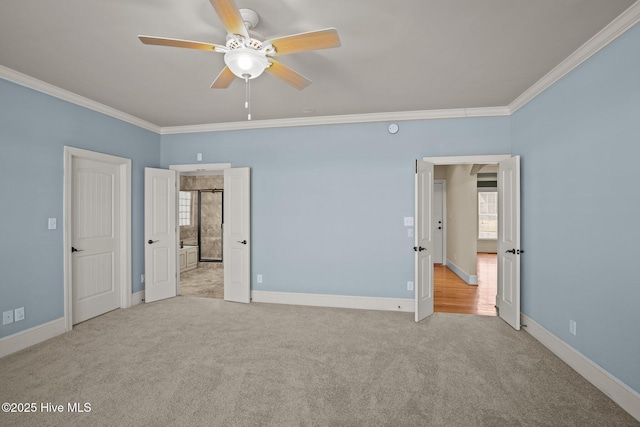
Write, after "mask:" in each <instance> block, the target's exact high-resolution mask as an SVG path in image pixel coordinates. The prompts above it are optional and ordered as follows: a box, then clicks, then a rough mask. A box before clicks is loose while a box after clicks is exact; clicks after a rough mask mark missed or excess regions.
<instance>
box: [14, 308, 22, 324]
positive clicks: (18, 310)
mask: <svg viewBox="0 0 640 427" xmlns="http://www.w3.org/2000/svg"><path fill="white" fill-rule="evenodd" d="M13 317H14V319H16V322H19V321H21V320H24V307H20V308H16V309H15V310H13Z"/></svg>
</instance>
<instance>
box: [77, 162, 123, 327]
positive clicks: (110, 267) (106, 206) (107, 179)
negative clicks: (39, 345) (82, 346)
mask: <svg viewBox="0 0 640 427" xmlns="http://www.w3.org/2000/svg"><path fill="white" fill-rule="evenodd" d="M72 171H73V172H72V173H73V186H72V190H71V191H72V195H71V198H72V202H71V203H72V207H71V211H72V213H71V215H72V219H71V224H72V226H71V228H72V231H71V242H72V243H71V245H72V249H71V252H72V257H73V259H72V279H71V281H72V286H71V295H72V313H73V315H72V323H73V324H74V325H75V324H76V323H79V322H83V321H85V320H87V319H91V318H92V317H96V316H99V315H101V314H104V313H106V312H108V311H111V310H114V309H116V308H119V307H120V282H119V278H120V268H121V266H120V261H119V260H120V256H119V252H118V248H119V247H120V237H119V236H120V225H119V224H120V220H119V212H120V172H119V166H118V165H115V164H111V163H103V162H98V161H95V160H88V159H82V158H77V157H73V160H72Z"/></svg>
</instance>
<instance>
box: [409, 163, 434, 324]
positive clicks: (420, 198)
mask: <svg viewBox="0 0 640 427" xmlns="http://www.w3.org/2000/svg"><path fill="white" fill-rule="evenodd" d="M415 191H416V194H415V244H416V245H415V246H414V248H413V249H414V251H415V257H416V259H415V268H416V272H415V292H416V295H415V303H416V310H415V318H416V322H419V321H421V320H422V319H424V318H425V317H428V316H431V315H432V314H433V227H432V222H433V221H432V217H433V211H432V206H433V163H429V162H425V161H423V160H416V178H415Z"/></svg>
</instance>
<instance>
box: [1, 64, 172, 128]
mask: <svg viewBox="0 0 640 427" xmlns="http://www.w3.org/2000/svg"><path fill="white" fill-rule="evenodd" d="M0 78H2V79H4V80H8V81H10V82H13V83H15V84H18V85H20V86H24V87H28V88H29V89H33V90H36V91H38V92H42V93H44V94H47V95H51V96H53V97H56V98H59V99H62V100H64V101H68V102H71V103H72V104H76V105H79V106H81V107H85V108H88V109H90V110H93V111H97V112H98V113H102V114H105V115H107V116H110V117H113V118H115V119H118V120H122V121H123V122H127V123H130V124H132V125H135V126H138V127H141V128H143V129H146V130H149V131H151V132H155V133H160V126H157V125H154V124H153V123H149V122H147V121H145V120H142V119H139V118H138V117H135V116H132V115H130V114H127V113H123V112H122V111H120V110H116V109H115V108H112V107H109V106H106V105H104V104H101V103H99V102H96V101H93V100H91V99H89V98H85V97H84V96H80V95H77V94H75V93H73V92H69V91H68V90H65V89H62V88H59V87H57V86H54V85H52V84H50V83H46V82H43V81H42V80H38V79H36V78H34V77H31V76H28V75H26V74H22V73H20V72H18V71H15V70H12V69H11V68H7V67H4V66H2V65H0Z"/></svg>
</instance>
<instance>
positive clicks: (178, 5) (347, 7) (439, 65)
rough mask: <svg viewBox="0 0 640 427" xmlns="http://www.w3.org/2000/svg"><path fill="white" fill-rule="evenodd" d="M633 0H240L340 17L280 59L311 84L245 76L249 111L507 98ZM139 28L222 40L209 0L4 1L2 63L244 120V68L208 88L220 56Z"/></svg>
mask: <svg viewBox="0 0 640 427" xmlns="http://www.w3.org/2000/svg"><path fill="white" fill-rule="evenodd" d="M633 3H634V0H535V1H532V0H482V1H479V0H395V1H382V0H360V1H355V0H353V1H345V0H322V1H317V0H270V1H267V0H236V4H237V5H238V7H247V8H252V9H254V10H255V11H257V12H258V13H259V14H260V17H261V21H260V24H259V25H258V27H257V28H256V29H255V30H256V31H258V32H260V33H262V34H263V35H264V36H266V37H267V38H271V36H282V35H288V34H295V33H299V32H305V31H311V30H316V29H322V28H327V27H336V28H337V30H338V32H339V34H340V38H341V41H342V46H341V47H339V48H336V49H328V50H322V51H314V52H304V53H298V54H294V55H287V56H281V57H279V58H278V59H279V60H280V61H281V62H282V63H284V64H286V65H288V66H290V67H291V68H293V69H295V70H296V71H298V72H299V73H301V74H303V75H304V76H306V77H308V78H309V79H311V80H312V81H313V84H311V85H310V86H309V87H307V88H306V89H304V90H302V91H298V90H297V89H294V88H292V87H290V86H289V85H287V84H286V83H284V82H282V81H281V80H279V79H277V78H275V77H273V76H272V75H268V74H266V73H265V74H264V75H263V76H261V77H259V78H257V79H255V80H253V81H252V83H251V97H252V113H253V119H254V120H264V119H286V118H297V117H310V116H311V117H313V116H334V115H344V114H365V113H386V112H400V111H402V112H404V111H419V110H439V109H450V108H474V107H497V106H506V105H508V104H509V103H511V102H512V101H513V100H514V99H515V98H517V97H518V96H519V95H520V94H522V93H523V92H524V91H525V90H526V89H528V88H529V87H531V86H532V85H533V84H534V83H535V82H536V81H538V80H539V79H540V78H542V77H543V76H544V75H545V74H546V73H548V72H549V71H550V70H551V69H553V68H554V67H555V66H556V65H558V64H559V63H560V62H561V61H562V60H563V59H565V58H566V57H567V56H569V55H570V54H571V53H572V52H573V51H575V50H576V49H577V48H578V47H580V46H581V45H582V44H583V43H585V42H586V41H587V40H588V39H589V38H591V37H592V36H593V35H595V34H596V33H597V32H598V31H600V30H601V29H602V28H603V27H605V26H606V25H607V24H608V23H609V22H611V21H612V20H613V19H614V18H615V17H616V16H618V15H620V14H621V13H622V12H623V11H624V10H626V9H627V8H628V7H629V6H631V5H632V4H633ZM139 34H145V35H154V36H162V37H170V38H181V39H188V40H196V41H204V42H209V43H217V44H224V42H225V31H224V28H223V26H222V24H221V23H220V20H219V18H218V16H217V15H216V14H215V12H214V10H213V8H212V6H211V4H210V3H209V1H208V0H59V1H43V0H3V1H0V65H2V66H4V67H7V68H10V69H12V70H15V71H18V72H20V73H23V74H26V75H28V76H31V77H34V78H36V79H39V80H42V81H44V82H46V83H49V84H52V85H54V86H57V87H60V88H62V89H65V90H68V91H70V92H73V93H76V94H78V95H81V96H83V97H86V98H89V99H91V100H94V101H97V102H99V103H102V104H105V105H107V106H109V107H112V108H115V109H117V110H120V111H122V112H125V113H127V114H130V115H133V116H135V117H138V118H140V119H143V120H145V121H147V122H150V123H153V124H155V125H157V126H160V127H171V126H186V125H196V124H210V123H226V122H237V121H243V120H246V110H245V109H244V97H245V87H244V83H243V82H242V81H241V80H240V79H238V80H237V81H235V82H234V83H233V84H232V85H231V87H230V88H229V89H224V90H219V89H218V90H214V89H210V88H209V87H210V85H211V82H212V81H213V80H214V78H215V77H216V76H217V74H218V72H219V71H220V70H221V69H222V68H223V67H224V61H223V56H222V55H221V54H217V53H209V52H204V51H196V50H190V49H178V48H170V47H161V46H146V45H143V44H142V43H141V42H140V41H139V40H138V38H137V36H138V35H139ZM306 109H313V111H314V112H313V113H307V112H305V110H306Z"/></svg>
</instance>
